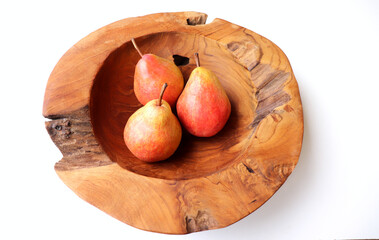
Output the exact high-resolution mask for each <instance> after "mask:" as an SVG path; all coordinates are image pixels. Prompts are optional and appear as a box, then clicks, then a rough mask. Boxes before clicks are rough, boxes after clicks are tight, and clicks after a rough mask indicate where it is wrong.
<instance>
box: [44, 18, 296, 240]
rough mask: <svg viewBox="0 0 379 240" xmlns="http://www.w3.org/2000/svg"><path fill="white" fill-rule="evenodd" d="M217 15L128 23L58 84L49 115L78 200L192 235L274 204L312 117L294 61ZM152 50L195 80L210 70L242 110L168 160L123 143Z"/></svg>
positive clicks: (104, 31) (56, 76)
mask: <svg viewBox="0 0 379 240" xmlns="http://www.w3.org/2000/svg"><path fill="white" fill-rule="evenodd" d="M206 17H207V15H206V14H203V13H197V12H179V13H159V14H152V15H147V16H143V17H136V18H128V19H124V20H121V21H118V22H115V23H112V24H110V25H108V26H105V27H103V28H100V29H99V30H97V31H95V32H93V33H91V34H89V35H88V36H87V37H85V38H83V39H82V40H81V41H79V42H78V43H77V44H75V45H74V46H73V47H72V48H71V49H70V50H68V51H67V53H66V54H65V55H64V56H63V57H62V58H61V59H60V61H59V62H58V64H57V65H56V67H55V68H54V70H53V72H52V73H51V76H50V78H49V81H48V84H47V87H46V93H45V99H44V106H43V115H44V116H45V117H46V118H49V119H51V121H47V122H46V128H47V131H48V133H49V134H50V136H51V138H52V140H53V141H54V142H55V144H56V145H57V147H58V148H59V149H60V151H61V152H62V154H63V158H62V159H61V160H60V161H59V162H57V163H56V165H55V170H56V172H57V174H58V175H59V177H60V178H61V179H62V181H63V182H64V183H65V184H66V185H67V186H68V187H69V188H70V189H72V190H73V191H74V192H75V193H76V194H77V195H78V196H79V197H81V198H82V199H84V200H86V201H87V202H89V203H90V204H93V205H94V206H96V207H97V208H99V209H101V210H102V211H104V212H106V213H108V214H110V215H111V216H113V217H115V218H117V219H119V220H121V221H123V222H125V223H127V224H129V225H131V226H134V227H137V228H140V229H144V230H148V231H154V232H161V233H172V234H184V233H190V232H196V231H202V230H208V229H216V228H222V227H225V226H228V225H230V224H232V223H234V222H236V221H238V220H240V219H241V218H243V217H245V216H247V215H248V214H250V213H251V212H253V211H254V210H256V209H257V208H258V207H260V206H261V205H262V204H263V203H264V202H265V201H267V200H268V199H269V198H270V197H271V196H272V195H273V194H274V193H275V192H276V191H277V190H278V188H279V187H280V186H281V185H282V184H283V183H284V181H285V180H286V179H287V177H288V176H289V175H290V174H291V172H292V171H293V169H294V167H295V165H296V163H297V161H298V158H299V154H300V150H301V144H302V136H303V113H302V105H301V100H300V95H299V90H298V85H297V82H296V79H295V77H294V74H293V72H292V69H291V66H290V64H289V62H288V59H287V57H286V56H285V55H284V53H283V52H282V51H281V50H280V49H279V48H278V47H277V46H276V45H275V44H273V43H272V42H271V41H269V40H268V39H266V38H264V37H262V36H260V35H258V34H256V33H254V32H252V31H250V30H248V29H245V28H243V27H240V26H237V25H235V24H232V23H229V22H227V21H224V20H221V19H215V20H214V21H213V22H211V23H209V24H205V21H206ZM131 38H135V39H136V41H137V43H138V45H139V47H140V48H141V50H142V52H144V53H154V54H157V55H159V56H161V57H164V58H167V59H172V60H175V62H176V63H177V64H178V65H179V66H180V68H181V70H182V72H183V75H184V78H185V79H188V76H189V74H190V72H191V71H192V69H193V68H194V67H195V63H194V59H193V57H192V56H193V54H194V53H195V52H199V54H200V57H201V64H202V66H204V67H206V68H209V69H211V70H212V71H213V72H214V73H215V74H216V75H217V76H218V78H219V79H220V81H221V84H222V85H223V86H224V88H225V90H226V92H227V94H228V97H229V99H230V101H231V104H232V113H231V116H230V118H229V120H228V122H227V124H226V126H225V127H224V129H223V130H222V131H221V132H220V133H218V134H217V135H216V136H214V137H211V138H198V137H194V136H191V135H190V134H186V133H184V135H183V139H182V142H181V144H180V146H179V148H178V150H177V151H176V153H175V154H174V155H173V156H172V157H170V158H169V159H168V160H166V161H163V162H158V163H153V164H151V163H144V162H141V161H139V160H138V159H136V158H135V157H134V156H133V155H132V154H131V153H130V151H129V150H128V148H127V147H126V146H125V144H124V142H123V128H124V126H125V123H126V121H127V120H128V118H129V116H130V115H131V114H132V113H133V112H134V111H136V110H137V109H138V108H140V107H141V104H140V103H139V102H138V101H137V99H136V97H135V95H134V92H133V75H134V68H135V65H136V63H137V62H138V60H139V58H140V57H139V55H138V53H137V51H136V50H135V49H134V48H133V46H132V44H131V41H130V40H131Z"/></svg>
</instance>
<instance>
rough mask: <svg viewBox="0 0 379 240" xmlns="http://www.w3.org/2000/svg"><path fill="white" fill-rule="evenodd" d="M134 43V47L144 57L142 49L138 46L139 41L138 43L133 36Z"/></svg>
mask: <svg viewBox="0 0 379 240" xmlns="http://www.w3.org/2000/svg"><path fill="white" fill-rule="evenodd" d="M132 43H133V46H134V48H135V49H136V50H137V52H138V54H139V55H140V56H141V57H142V56H143V54H142V52H141V50H139V48H138V46H137V43H136V41H135V40H134V38H132Z"/></svg>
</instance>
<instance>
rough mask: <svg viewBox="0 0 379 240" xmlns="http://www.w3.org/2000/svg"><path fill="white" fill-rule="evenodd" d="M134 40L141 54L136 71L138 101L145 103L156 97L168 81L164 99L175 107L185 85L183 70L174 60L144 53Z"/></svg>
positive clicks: (135, 91)
mask: <svg viewBox="0 0 379 240" xmlns="http://www.w3.org/2000/svg"><path fill="white" fill-rule="evenodd" d="M132 42H133V44H134V46H135V48H136V49H137V51H138V53H139V54H140V55H141V59H140V60H139V61H138V63H137V65H136V69H135V72H134V93H135V95H136V97H137V99H138V101H139V102H140V103H142V104H143V105H145V104H146V103H148V102H149V101H151V100H153V99H156V98H157V96H159V92H160V89H161V87H162V85H163V84H164V83H167V84H168V87H167V90H166V92H165V95H164V97H163V99H164V100H165V101H167V102H168V103H169V104H170V106H171V108H174V107H175V104H176V101H177V100H178V98H179V95H180V93H181V92H182V90H183V87H184V79H183V75H182V72H181V71H180V69H179V68H178V67H177V66H176V65H175V63H174V62H173V61H170V60H168V59H165V58H162V57H159V56H157V55H154V54H142V53H141V52H140V50H139V49H138V47H137V45H136V44H135V41H134V39H133V40H132Z"/></svg>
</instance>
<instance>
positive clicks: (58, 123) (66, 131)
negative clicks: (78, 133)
mask: <svg viewBox="0 0 379 240" xmlns="http://www.w3.org/2000/svg"><path fill="white" fill-rule="evenodd" d="M46 129H47V131H48V133H49V134H50V136H51V137H54V138H70V136H71V134H72V132H71V122H70V120H68V119H59V120H53V121H48V122H46Z"/></svg>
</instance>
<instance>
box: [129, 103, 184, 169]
mask: <svg viewBox="0 0 379 240" xmlns="http://www.w3.org/2000/svg"><path fill="white" fill-rule="evenodd" d="M160 100H161V99H154V100H152V101H150V102H148V103H147V104H146V105H145V106H143V107H141V108H140V109H138V110H137V111H136V112H135V113H133V115H132V116H130V118H129V119H128V121H127V123H126V125H125V128H124V141H125V144H126V146H127V147H128V148H129V150H130V151H131V152H132V153H133V155H134V156H136V157H137V158H138V159H140V160H142V161H145V162H157V161H162V160H165V159H167V158H169V157H170V156H171V155H172V154H173V153H174V152H175V151H176V149H177V148H178V146H179V144H180V141H181V138H182V128H181V126H180V123H179V121H178V119H177V118H176V116H175V115H174V114H173V113H172V112H171V107H170V105H169V104H168V103H167V102H166V101H165V100H161V103H160Z"/></svg>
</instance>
